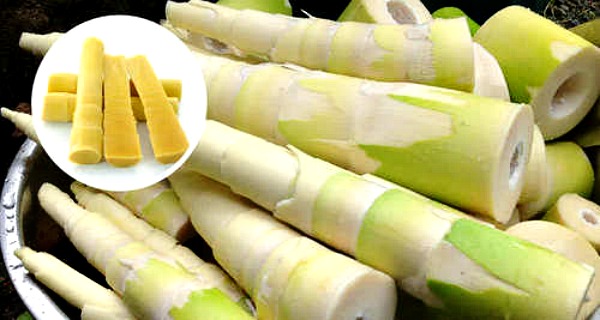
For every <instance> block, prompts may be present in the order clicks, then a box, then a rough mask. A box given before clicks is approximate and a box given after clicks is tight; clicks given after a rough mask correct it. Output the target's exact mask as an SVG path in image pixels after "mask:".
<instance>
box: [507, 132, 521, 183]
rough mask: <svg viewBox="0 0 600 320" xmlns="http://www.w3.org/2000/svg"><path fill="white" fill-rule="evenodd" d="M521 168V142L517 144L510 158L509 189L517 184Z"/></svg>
mask: <svg viewBox="0 0 600 320" xmlns="http://www.w3.org/2000/svg"><path fill="white" fill-rule="evenodd" d="M522 167H523V142H522V141H520V142H519V143H517V145H516V146H515V148H514V149H513V152H512V155H511V156H510V169H509V171H508V185H509V187H510V188H511V189H513V188H515V186H516V184H517V183H518V181H519V179H520V176H521V171H523V170H522Z"/></svg>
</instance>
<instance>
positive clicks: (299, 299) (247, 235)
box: [169, 170, 396, 320]
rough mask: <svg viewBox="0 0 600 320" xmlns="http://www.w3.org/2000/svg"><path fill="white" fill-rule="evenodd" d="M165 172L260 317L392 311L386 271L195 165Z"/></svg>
mask: <svg viewBox="0 0 600 320" xmlns="http://www.w3.org/2000/svg"><path fill="white" fill-rule="evenodd" d="M169 179H170V181H171V183H172V185H173V187H174V188H175V190H176V192H177V194H178V195H179V196H180V198H181V201H182V204H183V205H184V207H185V208H186V210H188V211H189V213H190V215H191V217H192V221H193V223H194V226H196V228H197V230H198V232H199V233H200V234H201V235H202V236H203V237H206V239H207V242H208V243H209V245H210V246H211V247H212V248H213V250H214V253H215V258H216V259H217V261H219V263H220V264H221V265H222V266H223V267H224V268H225V269H226V270H227V271H228V272H229V273H230V274H231V275H232V277H234V279H236V280H237V281H238V283H240V285H241V286H242V287H243V288H244V289H245V290H246V291H247V292H249V293H250V294H251V295H252V298H253V300H254V301H255V302H256V303H257V312H258V317H259V319H290V320H292V319H324V320H326V319H331V320H337V319H349V320H350V319H359V318H363V319H393V316H394V310H395V307H396V289H395V286H394V282H393V280H392V279H391V278H390V277H388V276H386V275H384V274H383V273H381V272H379V271H376V270H374V269H372V268H370V267H367V266H365V265H363V264H360V263H358V262H357V261H356V260H353V259H350V258H348V257H346V256H344V255H341V254H339V253H335V252H333V251H331V250H329V249H327V248H326V247H324V246H322V245H320V244H319V243H317V242H315V241H313V240H311V239H309V238H307V237H303V236H300V235H299V234H297V233H296V232H294V231H292V230H291V229H290V228H289V227H287V226H286V225H284V224H282V223H280V222H277V221H276V220H275V219H273V218H272V217H271V216H270V215H268V214H267V213H266V212H264V211H263V210H261V209H259V208H257V207H256V206H254V205H253V204H251V203H249V202H247V201H245V199H243V198H241V197H239V196H236V195H233V194H232V193H231V192H230V191H228V190H227V188H226V187H224V186H222V185H220V184H219V183H217V182H215V181H212V180H210V179H208V178H206V177H202V176H200V175H198V174H197V173H194V172H190V171H186V170H183V171H178V172H175V173H174V174H173V175H171V176H170V177H169ZM249 239H252V241H249ZM317 292H318V294H315V293H317Z"/></svg>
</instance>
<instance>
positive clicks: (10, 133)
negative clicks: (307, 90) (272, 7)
mask: <svg viewBox="0 0 600 320" xmlns="http://www.w3.org/2000/svg"><path fill="white" fill-rule="evenodd" d="M213 2H214V1H213ZM165 3H166V1H165V0H161V1H150V0H145V1H142V0H131V1H128V0H114V1H98V0H85V1H84V0H48V1H36V0H24V1H20V0H0V21H2V23H0V107H7V108H10V109H13V110H20V111H24V112H29V110H30V106H29V101H30V98H31V87H32V84H33V79H34V77H35V73H36V71H37V67H38V65H39V63H40V62H41V58H40V57H35V56H33V55H31V54H29V53H27V52H25V51H23V50H21V49H20V48H19V46H18V42H19V36H20V35H21V33H22V32H33V33H49V32H54V31H59V32H66V31H68V30H69V29H71V28H73V27H74V26H76V25H78V24H80V23H82V22H84V21H86V20H89V19H92V18H95V17H99V16H104V15H109V14H129V15H135V16H140V17H144V18H147V19H149V20H152V21H155V22H159V21H160V19H163V18H164V7H165ZM290 3H291V5H292V7H293V8H294V15H296V16H304V15H303V13H302V12H301V11H300V9H303V10H305V11H306V12H308V13H310V14H311V15H313V16H315V17H321V18H329V19H336V18H337V17H338V16H339V14H340V13H341V12H342V10H343V9H344V8H345V6H346V5H347V3H348V1H347V0H345V1H344V0H328V1H320V2H313V1H300V0H296V1H293V0H290ZM423 3H424V4H425V5H426V6H427V8H428V9H429V10H430V11H431V12H433V11H434V10H436V9H438V8H440V7H443V6H449V5H452V6H457V7H459V8H461V9H463V11H465V12H466V13H467V15H469V16H470V17H471V18H473V19H474V20H475V21H476V22H478V23H483V22H484V21H485V19H487V18H488V17H489V16H491V15H492V14H493V13H494V12H496V11H498V10H499V9H501V8H503V7H504V6H507V5H511V4H520V5H524V6H527V7H529V8H531V9H532V10H534V11H536V12H538V13H541V14H545V15H546V16H547V17H549V18H551V19H553V20H555V21H557V22H559V23H562V24H563V25H564V26H567V27H571V26H574V25H576V24H578V23H582V22H585V21H587V20H591V19H593V18H594V17H598V16H600V0H551V1H550V3H549V4H548V1H547V0H529V1H527V0H521V1H518V0H513V1H499V0H490V1H485V2H482V1H471V0H455V1H446V0H429V1H426V0H423ZM24 140H25V137H24V136H23V135H22V134H21V133H20V132H18V131H16V130H15V129H14V127H13V126H12V124H11V123H10V122H8V121H7V120H5V119H3V118H0V146H1V150H2V151H1V152H0V175H1V176H2V177H4V176H6V172H7V170H8V167H9V165H10V163H11V162H12V159H13V158H14V155H15V154H16V152H17V150H18V148H19V147H20V146H21V144H22V143H23V141H24ZM0 232H1V230H0ZM0 264H1V266H0V318H1V319H17V318H19V317H20V319H28V318H29V316H28V314H27V312H26V309H25V307H24V305H23V304H22V302H21V300H20V298H19V296H18V295H17V294H16V292H15V290H14V288H13V286H12V284H11V282H10V279H9V278H8V277H7V274H6V270H5V268H4V265H3V264H2V263H1V261H0Z"/></svg>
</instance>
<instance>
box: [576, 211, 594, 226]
mask: <svg viewBox="0 0 600 320" xmlns="http://www.w3.org/2000/svg"><path fill="white" fill-rule="evenodd" d="M579 213H580V214H581V218H582V219H583V221H584V222H585V223H587V224H589V225H591V226H593V227H597V226H598V215H597V214H596V213H595V212H594V211H592V210H588V209H582V210H581V211H580V212H579Z"/></svg>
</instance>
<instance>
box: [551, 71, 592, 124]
mask: <svg viewBox="0 0 600 320" xmlns="http://www.w3.org/2000/svg"><path fill="white" fill-rule="evenodd" d="M588 87H589V86H586V85H585V79H584V76H583V75H582V74H580V73H576V74H574V75H572V76H570V77H568V78H567V79H565V80H564V81H563V82H562V83H561V84H560V86H559V87H558V89H557V90H556V92H555V93H554V96H553V97H552V102H551V104H550V114H551V115H552V116H553V117H554V118H562V117H566V116H568V115H570V114H571V113H573V112H574V111H575V110H576V109H577V108H578V106H579V105H580V104H581V100H582V99H584V98H585V97H586V95H587V94H586V92H585V91H586V90H587V88H588Z"/></svg>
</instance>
